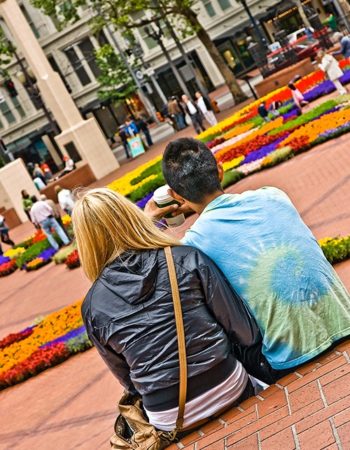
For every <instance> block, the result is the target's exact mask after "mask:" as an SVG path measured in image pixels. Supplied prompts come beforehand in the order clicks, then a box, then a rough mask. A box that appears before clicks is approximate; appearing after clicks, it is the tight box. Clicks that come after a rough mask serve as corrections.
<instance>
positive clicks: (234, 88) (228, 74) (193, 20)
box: [184, 8, 247, 104]
mask: <svg viewBox="0 0 350 450" xmlns="http://www.w3.org/2000/svg"><path fill="white" fill-rule="evenodd" d="M184 15H186V17H187V19H188V21H189V22H190V24H191V25H192V27H193V29H194V30H195V31H196V34H197V37H198V39H199V40H200V41H201V42H202V44H203V45H204V47H205V48H206V49H207V51H208V53H209V55H210V56H211V58H212V59H213V61H214V63H215V64H216V65H217V67H218V69H219V70H220V72H221V75H222V76H223V77H224V80H225V83H226V84H227V86H228V88H229V89H230V92H231V94H232V96H233V99H234V101H235V103H236V104H237V103H241V102H243V101H244V100H246V99H247V96H246V95H245V94H244V92H243V91H242V89H241V87H240V85H239V84H238V82H237V80H236V78H235V76H234V74H233V73H232V71H231V69H230V68H229V67H228V65H227V64H226V62H225V60H224V58H223V57H222V56H221V54H220V52H219V50H218V49H217V47H216V45H215V44H214V42H213V41H212V40H211V39H210V36H209V34H208V33H207V32H206V30H205V29H204V28H203V27H202V25H201V23H200V22H199V20H198V18H197V14H196V13H195V12H194V11H192V9H190V8H188V10H187V8H186V12H185V14H184Z"/></svg>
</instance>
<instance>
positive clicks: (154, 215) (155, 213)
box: [144, 198, 193, 220]
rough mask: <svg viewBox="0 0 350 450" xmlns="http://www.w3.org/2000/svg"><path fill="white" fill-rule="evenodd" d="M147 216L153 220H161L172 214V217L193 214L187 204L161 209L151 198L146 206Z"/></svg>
mask: <svg viewBox="0 0 350 450" xmlns="http://www.w3.org/2000/svg"><path fill="white" fill-rule="evenodd" d="M144 212H145V214H146V215H147V216H148V217H150V218H151V219H152V220H160V219H162V218H163V217H164V216H166V215H167V214H170V213H172V216H174V217H175V216H178V215H179V214H186V213H191V212H193V211H192V210H191V209H190V208H189V207H188V206H187V205H186V204H184V205H182V206H179V205H177V204H174V205H169V206H165V207H164V208H159V206H158V205H157V204H156V202H155V201H154V200H153V198H151V200H149V201H148V203H147V204H146V206H145V209H144Z"/></svg>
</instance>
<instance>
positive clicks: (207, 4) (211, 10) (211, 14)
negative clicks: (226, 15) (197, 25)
mask: <svg viewBox="0 0 350 450" xmlns="http://www.w3.org/2000/svg"><path fill="white" fill-rule="evenodd" d="M203 5H204V8H205V10H206V12H207V14H208V16H209V17H214V16H215V15H216V12H215V9H214V7H213V5H212V3H211V0H203Z"/></svg>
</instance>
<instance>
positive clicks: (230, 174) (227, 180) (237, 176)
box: [221, 170, 244, 189]
mask: <svg viewBox="0 0 350 450" xmlns="http://www.w3.org/2000/svg"><path fill="white" fill-rule="evenodd" d="M243 177H244V174H243V173H242V172H239V171H238V170H228V171H227V172H225V173H224V179H223V180H222V182H221V186H222V188H223V189H226V188H227V187H228V186H231V184H235V183H237V182H238V181H239V180H241V179H242V178H243Z"/></svg>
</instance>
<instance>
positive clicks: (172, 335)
mask: <svg viewBox="0 0 350 450" xmlns="http://www.w3.org/2000/svg"><path fill="white" fill-rule="evenodd" d="M73 229H74V234H75V237H76V242H77V246H78V251H79V255H80V259H81V264H82V267H83V270H84V272H85V274H86V275H87V277H88V278H89V279H90V280H91V282H92V283H93V285H92V287H91V288H90V290H89V292H88V294H87V296H86V297H85V300H84V302H83V305H82V317H83V320H84V324H85V326H86V330H87V333H88V336H89V338H90V340H91V342H93V344H94V345H95V347H96V349H97V350H98V352H99V353H100V355H101V357H102V358H103V359H104V361H105V362H106V364H107V366H108V367H109V369H110V370H111V372H112V373H113V374H114V375H115V376H116V377H117V379H118V380H119V381H120V383H121V384H122V385H123V386H124V387H125V389H127V390H128V391H129V392H131V393H134V394H135V393H138V394H140V395H141V396H142V400H143V406H144V408H145V411H146V413H147V416H148V418H149V421H150V423H151V424H153V425H154V426H156V427H157V428H158V429H160V430H172V429H173V428H174V426H175V421H176V417H177V407H178V395H179V394H178V391H179V356H178V348H177V338H176V335H177V333H176V324H175V318H174V308H173V300H172V291H171V287H170V281H169V274H168V269H167V264H166V257H165V253H164V249H165V248H166V247H171V248H172V250H171V251H172V254H173V258H174V263H175V267H176V275H177V279H178V285H179V292H180V298H181V305H182V310H183V320H184V328H185V330H186V331H185V333H186V343H187V345H186V353H187V365H188V376H187V380H188V381H187V385H188V393H187V400H186V408H185V423H184V425H185V427H193V426H195V424H196V423H197V422H198V421H200V420H202V419H205V418H208V417H210V416H211V415H213V414H215V413H217V412H219V411H221V410H223V409H225V408H227V407H229V406H233V405H237V404H238V403H240V402H241V401H242V400H243V399H246V398H247V397H249V396H250V395H252V394H253V388H252V384H251V382H250V380H249V377H248V375H247V373H246V371H245V369H244V367H243V366H242V364H241V363H240V362H238V361H237V359H236V358H235V356H234V354H233V352H232V344H235V345H236V346H242V348H246V347H249V346H255V345H258V343H259V342H260V344H261V336H260V333H259V331H258V328H257V326H256V324H255V322H254V321H253V319H252V318H251V316H250V314H249V313H248V312H247V310H246V308H245V307H244V305H243V303H242V301H241V299H240V298H239V297H238V296H237V295H236V294H235V292H234V291H232V290H231V289H230V287H229V285H228V283H227V282H226V280H225V278H224V277H223V275H222V274H221V273H220V271H219V270H218V269H217V267H216V266H215V264H213V262H212V261H211V260H210V259H209V258H208V257H206V256H205V255H203V253H201V252H200V251H199V250H196V249H194V248H191V247H187V246H181V245H180V242H178V240H177V239H175V238H173V237H171V236H169V235H167V234H165V233H163V232H162V231H161V230H159V229H158V228H157V227H156V226H155V225H154V224H153V222H152V220H151V219H149V218H148V217H147V216H146V215H145V214H144V213H143V211H141V210H140V209H139V208H138V207H137V206H136V205H134V204H132V203H131V202H130V201H129V200H127V199H126V198H125V197H123V196H122V195H120V194H118V193H116V192H114V191H111V190H109V189H106V188H100V189H93V190H91V191H89V192H87V193H86V194H85V195H83V196H82V197H81V198H79V199H78V200H77V202H76V204H75V206H74V212H73Z"/></svg>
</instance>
